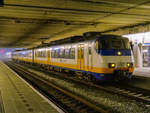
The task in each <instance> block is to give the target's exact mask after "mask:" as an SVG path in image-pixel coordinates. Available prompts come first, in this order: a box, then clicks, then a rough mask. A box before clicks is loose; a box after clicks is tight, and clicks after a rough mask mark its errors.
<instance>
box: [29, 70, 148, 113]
mask: <svg viewBox="0 0 150 113" xmlns="http://www.w3.org/2000/svg"><path fill="white" fill-rule="evenodd" d="M28 70H29V71H32V72H34V73H36V74H37V75H39V76H41V77H45V78H46V79H47V80H49V81H50V82H53V83H55V84H58V85H59V86H61V87H64V88H65V89H68V90H69V91H71V92H73V93H75V94H77V95H80V96H82V97H83V98H86V99H88V100H89V101H92V102H94V103H95V104H97V105H98V106H99V105H100V106H103V107H104V108H105V109H106V110H108V111H109V112H110V113H150V105H147V104H145V103H142V102H137V101H135V100H131V99H129V98H125V97H123V96H119V95H117V94H110V93H107V92H105V91H103V90H99V89H92V88H90V87H89V86H85V85H81V84H80V85H79V84H77V83H72V82H71V81H68V80H65V79H60V78H59V77H54V76H50V75H48V74H45V73H43V72H40V71H36V70H33V69H28Z"/></svg>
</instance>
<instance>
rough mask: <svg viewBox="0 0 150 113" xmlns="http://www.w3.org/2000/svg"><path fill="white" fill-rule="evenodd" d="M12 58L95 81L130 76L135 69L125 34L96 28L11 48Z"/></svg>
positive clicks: (121, 78) (127, 77) (122, 78)
mask: <svg viewBox="0 0 150 113" xmlns="http://www.w3.org/2000/svg"><path fill="white" fill-rule="evenodd" d="M12 60H13V61H16V62H24V63H29V64H32V65H40V66H42V67H44V68H46V69H48V70H57V71H60V72H62V71H65V72H70V73H75V75H76V76H78V77H81V78H85V79H88V80H98V81H115V80H124V79H131V78H132V73H133V71H134V60H133V54H132V51H131V47H130V43H129V40H128V38H125V37H122V36H119V35H110V34H101V33H99V32H87V33H84V34H83V35H81V36H72V37H69V38H65V39H61V40H56V41H52V42H50V43H49V44H46V45H42V46H39V47H35V48H31V49H23V50H18V51H17V50H16V51H13V52H12Z"/></svg>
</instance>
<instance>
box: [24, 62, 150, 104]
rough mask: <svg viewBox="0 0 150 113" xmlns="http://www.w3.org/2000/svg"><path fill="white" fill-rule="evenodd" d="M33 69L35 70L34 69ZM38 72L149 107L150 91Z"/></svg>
mask: <svg viewBox="0 0 150 113" xmlns="http://www.w3.org/2000/svg"><path fill="white" fill-rule="evenodd" d="M26 66H29V65H26ZM29 67H30V68H32V66H29ZM34 69H36V68H34ZM36 70H37V69H36ZM40 71H42V72H44V73H48V74H51V75H54V76H56V75H57V76H58V75H59V77H61V79H65V80H68V81H72V82H76V83H80V84H83V85H86V86H89V87H91V88H95V89H100V90H104V91H106V92H108V93H112V94H117V95H121V96H124V97H126V98H129V99H132V100H136V101H139V102H143V103H145V104H147V105H148V106H149V105H150V91H148V90H144V89H141V88H137V87H133V86H131V85H128V84H119V85H118V84H116V83H115V84H111V85H110V84H109V85H103V84H101V85H97V84H94V83H91V82H87V81H84V80H79V79H76V78H74V77H72V76H66V73H65V74H62V73H60V72H52V71H49V72H45V70H44V69H43V68H40Z"/></svg>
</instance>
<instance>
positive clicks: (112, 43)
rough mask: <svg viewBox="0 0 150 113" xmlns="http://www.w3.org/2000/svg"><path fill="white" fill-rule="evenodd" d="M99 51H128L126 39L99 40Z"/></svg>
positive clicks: (128, 44) (128, 46)
mask: <svg viewBox="0 0 150 113" xmlns="http://www.w3.org/2000/svg"><path fill="white" fill-rule="evenodd" d="M99 48H100V49H130V43H129V40H128V39H127V38H109V39H108V38H107V39H100V40H99Z"/></svg>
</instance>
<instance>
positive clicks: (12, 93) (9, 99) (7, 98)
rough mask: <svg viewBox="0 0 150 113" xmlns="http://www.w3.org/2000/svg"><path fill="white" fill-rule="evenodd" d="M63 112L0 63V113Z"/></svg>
mask: <svg viewBox="0 0 150 113" xmlns="http://www.w3.org/2000/svg"><path fill="white" fill-rule="evenodd" d="M58 112H61V113H62V112H63V111H61V110H60V109H59V108H58V107H57V106H55V105H54V104H53V103H52V102H50V101H49V100H47V99H46V98H44V97H43V96H42V95H40V94H39V93H38V92H37V91H36V90H35V89H34V88H32V87H31V86H30V85H29V84H28V83H27V82H25V81H24V80H23V79H22V78H21V77H19V76H18V75H17V74H16V73H15V72H14V71H12V70H11V69H10V68H9V67H7V66H6V65H5V64H3V63H2V62H0V113H58Z"/></svg>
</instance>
